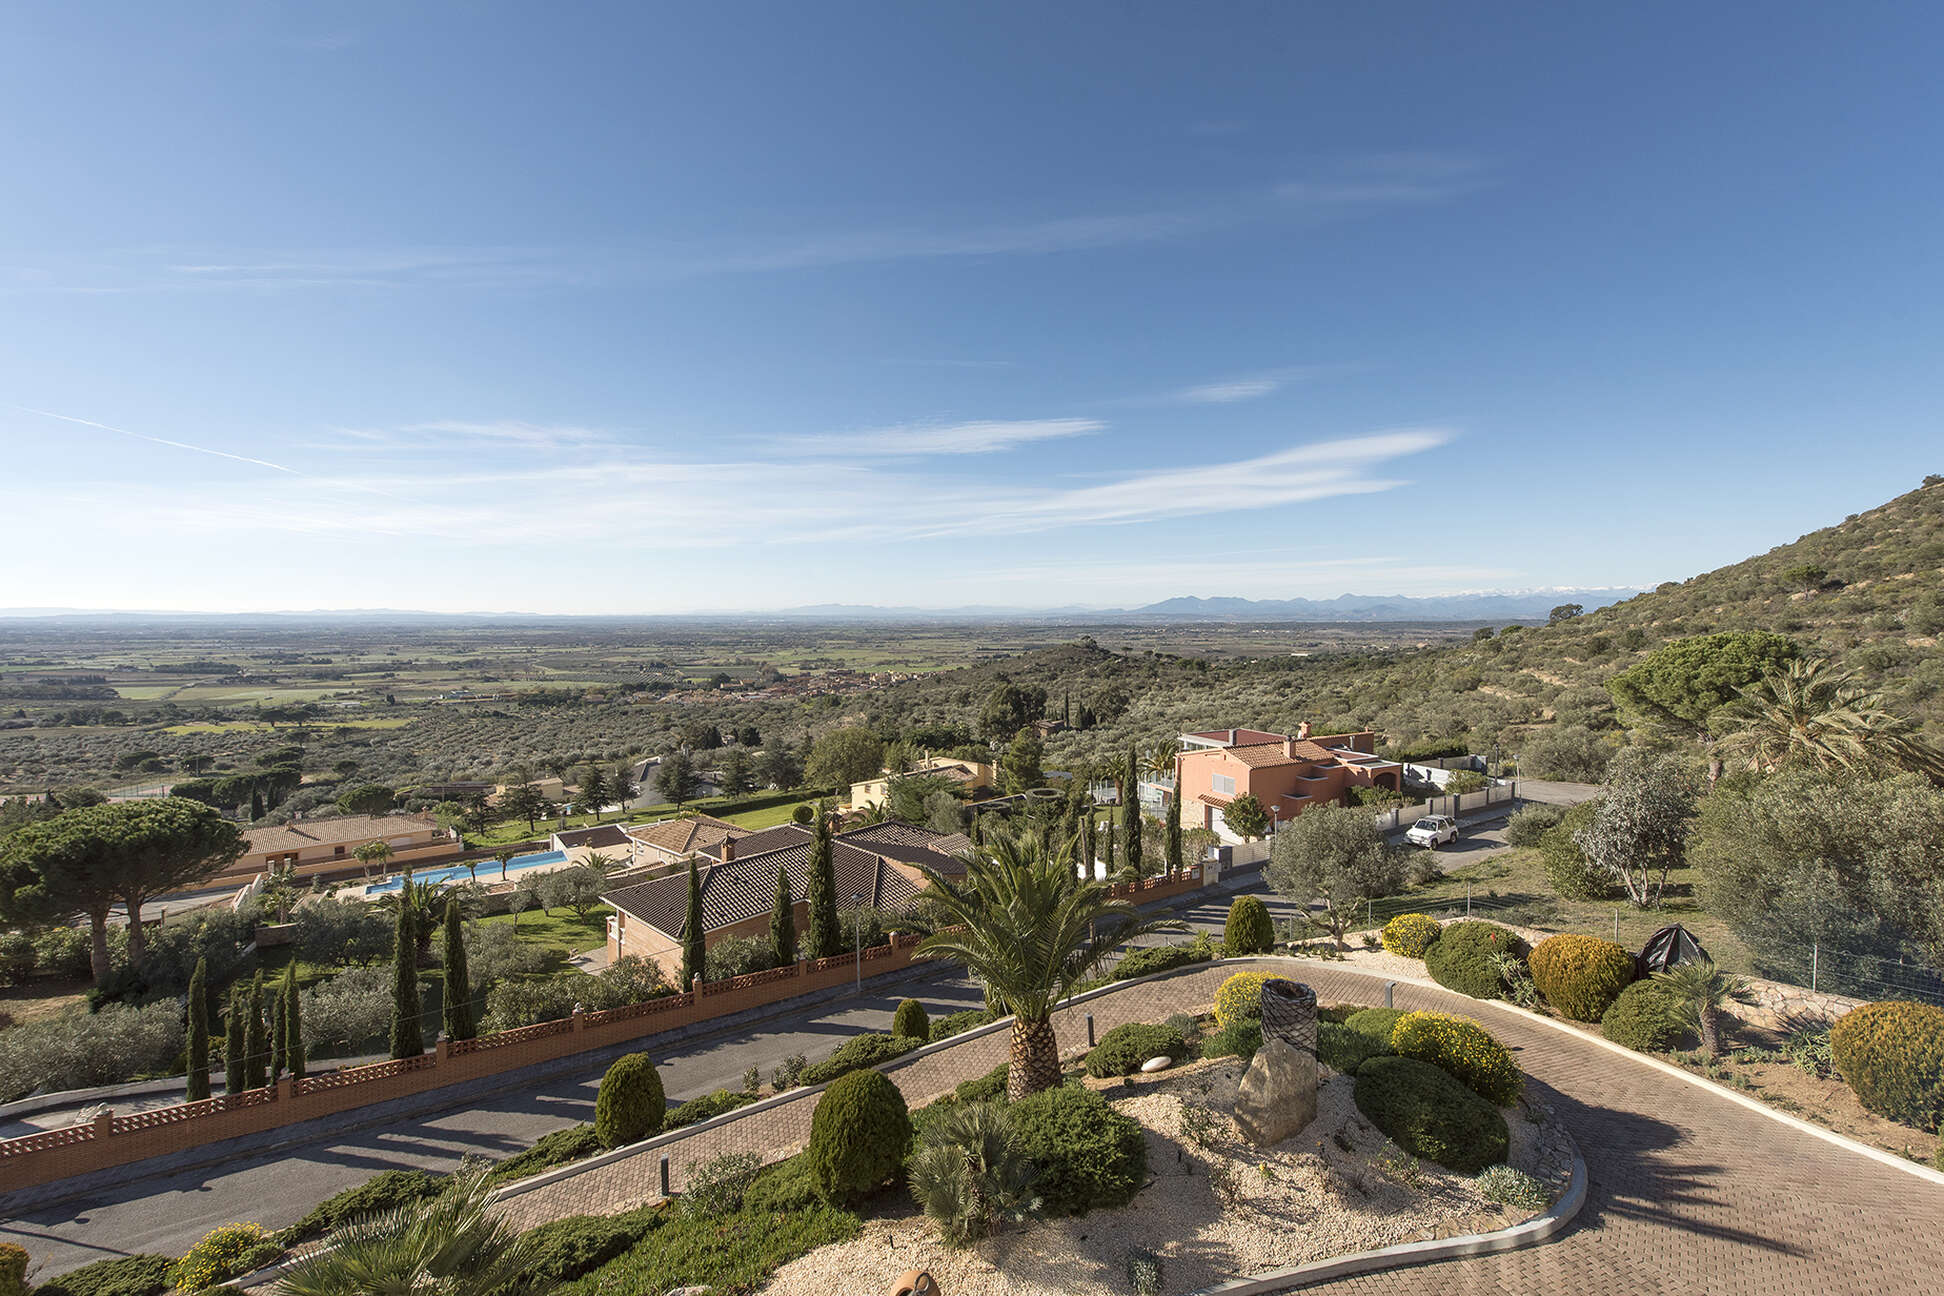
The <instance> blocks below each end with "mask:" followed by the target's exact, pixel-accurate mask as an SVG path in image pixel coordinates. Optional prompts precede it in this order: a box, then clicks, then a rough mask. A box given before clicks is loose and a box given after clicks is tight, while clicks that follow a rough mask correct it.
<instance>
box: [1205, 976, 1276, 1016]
mask: <svg viewBox="0 0 1944 1296" xmlns="http://www.w3.org/2000/svg"><path fill="white" fill-rule="evenodd" d="M1275 977H1276V974H1275V973H1273V972H1237V973H1236V974H1235V975H1234V976H1232V977H1230V978H1229V979H1228V980H1226V981H1224V982H1222V984H1221V987H1220V988H1219V989H1217V990H1216V991H1215V1024H1216V1025H1217V1026H1220V1027H1221V1028H1222V1029H1224V1030H1226V1029H1228V1027H1229V1026H1231V1025H1232V1024H1234V1023H1235V1022H1236V1021H1237V1020H1238V1019H1240V1018H1243V1017H1253V1018H1255V1019H1256V1020H1258V1021H1260V1020H1261V1019H1262V984H1263V982H1265V981H1273V980H1275Z"/></svg>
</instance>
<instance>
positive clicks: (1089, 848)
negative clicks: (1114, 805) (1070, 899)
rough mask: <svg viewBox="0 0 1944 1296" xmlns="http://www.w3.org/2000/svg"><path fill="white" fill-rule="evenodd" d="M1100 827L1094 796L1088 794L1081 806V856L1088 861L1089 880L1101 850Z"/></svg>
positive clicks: (1091, 877)
mask: <svg viewBox="0 0 1944 1296" xmlns="http://www.w3.org/2000/svg"><path fill="white" fill-rule="evenodd" d="M1099 827H1100V824H1099V820H1098V818H1097V817H1096V816H1095V815H1094V804H1093V797H1092V795H1091V794H1089V795H1088V797H1087V798H1086V800H1085V801H1083V802H1082V803H1081V806H1080V857H1081V858H1082V859H1083V860H1085V861H1086V870H1085V871H1086V874H1087V878H1088V880H1089V881H1091V880H1092V879H1093V876H1094V862H1095V857H1096V856H1097V855H1098V853H1099V851H1100V839H1099V835H1098V832H1097V831H1096V830H1097V829H1098V828H1099Z"/></svg>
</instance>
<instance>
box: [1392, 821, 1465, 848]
mask: <svg viewBox="0 0 1944 1296" xmlns="http://www.w3.org/2000/svg"><path fill="white" fill-rule="evenodd" d="M1404 840H1406V841H1408V842H1410V843H1411V844H1412V845H1413V846H1423V847H1425V848H1426V849H1428V850H1436V849H1437V848H1438V847H1440V846H1443V845H1445V844H1446V843H1448V842H1455V841H1457V840H1458V821H1457V820H1456V819H1453V818H1452V817H1451V816H1450V815H1426V816H1425V817H1424V818H1422V819H1420V820H1418V821H1417V822H1416V823H1414V824H1412V825H1411V826H1410V827H1409V828H1407V829H1405V830H1404Z"/></svg>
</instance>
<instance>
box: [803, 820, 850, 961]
mask: <svg viewBox="0 0 1944 1296" xmlns="http://www.w3.org/2000/svg"><path fill="white" fill-rule="evenodd" d="M831 854H832V850H831V840H830V816H829V815H828V814H826V813H825V812H824V808H823V807H822V806H821V805H820V806H818V807H817V831H816V836H815V837H813V838H812V839H811V841H810V957H811V958H813V959H820V958H829V957H831V956H832V955H834V954H842V953H843V952H844V949H843V940H844V938H843V935H842V933H841V932H839V931H838V929H837V872H836V868H835V866H834V865H833V864H832V862H831Z"/></svg>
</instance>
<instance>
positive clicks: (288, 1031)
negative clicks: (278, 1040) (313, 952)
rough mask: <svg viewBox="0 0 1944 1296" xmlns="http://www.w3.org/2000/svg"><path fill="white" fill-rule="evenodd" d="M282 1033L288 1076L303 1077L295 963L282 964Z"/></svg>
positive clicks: (301, 1039) (301, 1032) (292, 1077)
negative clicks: (288, 1069) (288, 1070)
mask: <svg viewBox="0 0 1944 1296" xmlns="http://www.w3.org/2000/svg"><path fill="white" fill-rule="evenodd" d="M283 1033H284V1065H285V1066H286V1067H289V1068H290V1078H291V1079H292V1080H301V1079H303V1078H304V1023H303V1018H302V1013H301V1011H300V1010H299V1008H298V1007H297V964H296V963H295V962H291V963H287V964H285V965H284V983H283Z"/></svg>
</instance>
